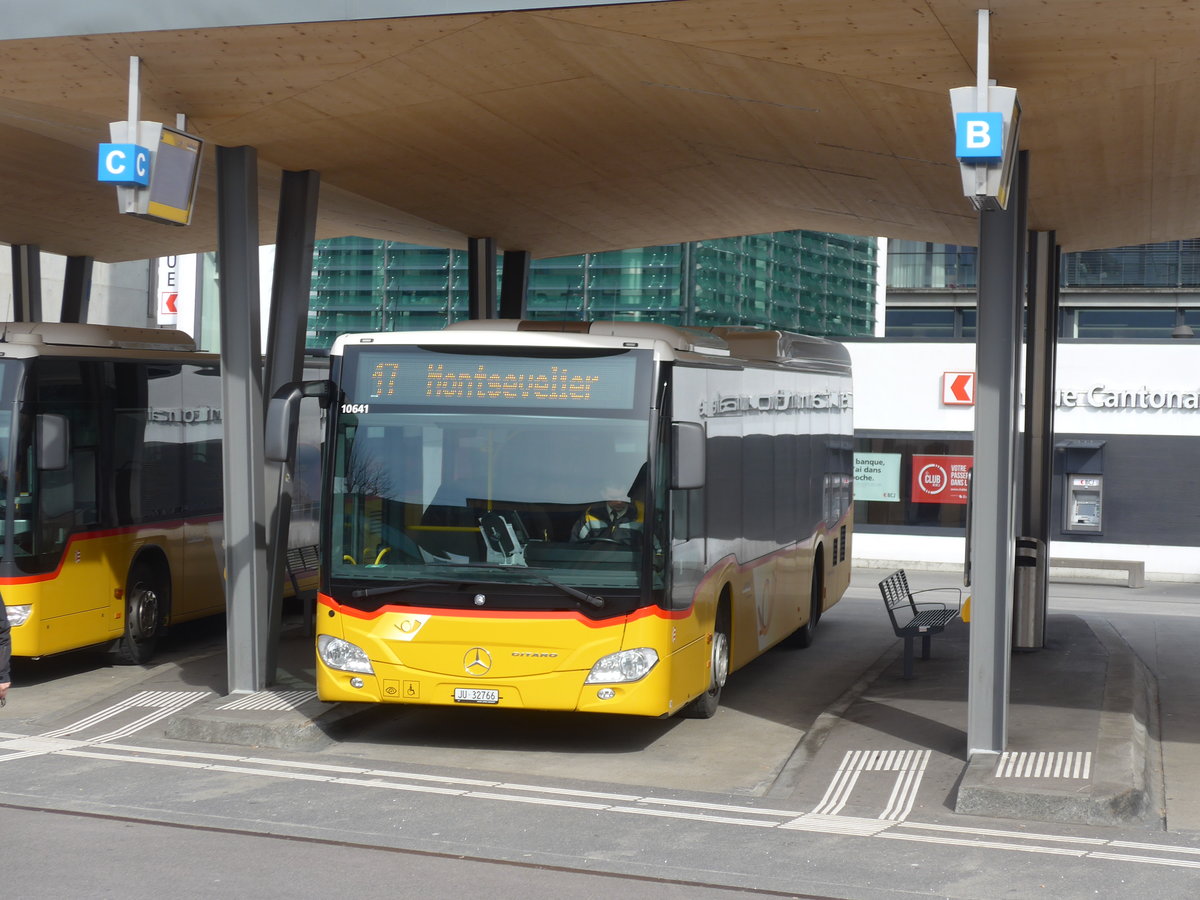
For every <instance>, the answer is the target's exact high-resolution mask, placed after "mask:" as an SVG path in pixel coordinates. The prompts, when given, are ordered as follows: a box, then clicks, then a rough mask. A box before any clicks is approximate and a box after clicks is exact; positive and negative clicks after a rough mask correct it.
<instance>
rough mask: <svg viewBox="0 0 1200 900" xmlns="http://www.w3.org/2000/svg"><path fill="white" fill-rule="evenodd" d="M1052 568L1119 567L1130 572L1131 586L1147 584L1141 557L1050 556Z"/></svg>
mask: <svg viewBox="0 0 1200 900" xmlns="http://www.w3.org/2000/svg"><path fill="white" fill-rule="evenodd" d="M1050 568H1051V569H1117V570H1121V571H1124V572H1128V573H1129V579H1128V581H1127V582H1126V583H1127V584H1128V585H1129V586H1130V587H1131V588H1141V587H1145V586H1146V564H1145V563H1144V562H1142V561H1141V560H1140V559H1066V558H1064V557H1060V556H1052V557H1051V558H1050Z"/></svg>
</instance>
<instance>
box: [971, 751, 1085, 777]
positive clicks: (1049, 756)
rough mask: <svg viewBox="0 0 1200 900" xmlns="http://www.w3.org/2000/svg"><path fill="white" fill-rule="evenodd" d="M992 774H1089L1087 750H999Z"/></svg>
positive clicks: (996, 775) (1065, 775) (994, 775)
mask: <svg viewBox="0 0 1200 900" xmlns="http://www.w3.org/2000/svg"><path fill="white" fill-rule="evenodd" d="M992 777H993V778H1070V779H1082V780H1086V779H1088V778H1091V777H1092V754H1091V752H1090V751H1078V750H1058V751H1021V752H1019V753H1017V752H1005V753H1001V754H1000V758H999V759H998V760H997V761H996V770H995V771H994V772H993V773H992Z"/></svg>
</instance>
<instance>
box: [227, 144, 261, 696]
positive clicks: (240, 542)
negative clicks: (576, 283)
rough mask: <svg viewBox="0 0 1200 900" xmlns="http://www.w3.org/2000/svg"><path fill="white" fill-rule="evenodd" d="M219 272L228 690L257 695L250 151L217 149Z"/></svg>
mask: <svg viewBox="0 0 1200 900" xmlns="http://www.w3.org/2000/svg"><path fill="white" fill-rule="evenodd" d="M217 270H218V272H219V274H220V304H221V399H222V404H223V405H222V411H221V414H222V419H223V422H224V426H225V429H224V433H225V445H224V446H225V450H224V454H223V463H224V471H223V474H224V479H225V481H224V488H225V603H226V607H227V610H228V614H227V621H228V644H229V658H228V671H229V690H230V692H251V691H259V690H262V689H263V688H265V687H266V686H267V684H269V683H270V679H271V677H272V676H273V675H274V672H269V671H268V670H267V653H266V644H267V638H268V633H269V629H268V626H267V597H268V593H267V559H266V540H265V538H266V511H265V508H264V503H263V496H264V494H263V461H264V457H263V397H262V343H261V338H260V330H259V313H258V309H259V300H258V172H257V154H256V153H255V151H254V148H253V147H218V148H217Z"/></svg>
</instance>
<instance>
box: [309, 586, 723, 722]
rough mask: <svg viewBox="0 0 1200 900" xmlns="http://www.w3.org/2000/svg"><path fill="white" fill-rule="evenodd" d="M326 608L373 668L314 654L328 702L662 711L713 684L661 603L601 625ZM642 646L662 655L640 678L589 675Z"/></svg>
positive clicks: (699, 644)
mask: <svg viewBox="0 0 1200 900" xmlns="http://www.w3.org/2000/svg"><path fill="white" fill-rule="evenodd" d="M323 602H324V601H323ZM329 613H330V614H327V615H321V616H318V621H319V622H320V628H319V631H320V632H321V635H329V636H331V637H336V638H341V639H342V640H345V641H349V642H350V643H352V644H354V645H355V646H357V647H359V648H360V649H361V650H362V651H363V652H364V653H365V654H366V656H367V658H368V659H369V660H370V662H371V667H372V669H373V670H374V671H373V673H370V674H364V673H356V672H346V671H341V670H339V669H334V668H331V667H329V666H327V665H326V664H325V663H324V661H323V660H321V658H320V654H319V653H318V654H317V694H318V696H319V697H320V698H321V699H322V700H325V701H330V702H333V701H354V702H360V703H412V704H425V705H431V706H491V707H496V708H500V709H540V710H558V711H580V712H605V713H617V714H624V715H636V716H664V715H670V714H672V713H675V712H678V711H679V709H680V708H681V707H682V706H683V705H684V703H686V702H687V701H688V700H690V699H691V698H692V697H694V696H696V695H698V694H700V693H702V692H703V691H704V690H706V689H707V687H708V684H709V678H710V673H709V668H708V651H707V649H706V646H705V645H706V641H705V637H704V636H703V635H699V634H697V631H696V629H694V628H680V627H679V623H678V621H673V620H670V619H667V618H666V617H665V616H663V615H660V614H659V613H658V611H645V610H643V611H641V612H640V613H638V614H635V615H634V616H631V617H629V618H619V619H614V620H612V621H611V622H609V623H603V624H597V623H592V622H587V621H585V620H583V619H582V618H581V617H574V616H560V617H553V616H549V617H544V618H543V617H539V616H531V615H528V614H524V615H521V614H513V615H505V614H503V613H498V614H491V615H488V614H485V613H481V614H475V615H462V614H441V613H439V612H434V611H432V610H420V611H418V610H411V609H409V610H405V611H397V612H384V613H382V614H378V615H374V616H369V617H364V616H362V615H358V614H354V613H352V612H350V613H342V612H340V611H339V610H338V609H336V608H335V609H331V610H329ZM321 635H318V640H320V636H321ZM642 647H649V648H652V649H653V650H654V651H655V652H656V653H657V655H658V662H657V663H656V664H655V665H654V667H653V668H652V669H651V670H650V671H649V673H647V674H646V675H645V676H644V677H643V678H641V679H640V680H638V681H634V682H623V683H615V684H614V683H602V684H588V683H586V679H587V676H588V673H589V672H590V671H591V668H592V666H593V664H595V663H596V661H597V660H599V659H601V658H602V657H604V656H607V655H609V654H612V653H616V652H618V651H621V650H627V649H633V648H642ZM684 670H686V671H684Z"/></svg>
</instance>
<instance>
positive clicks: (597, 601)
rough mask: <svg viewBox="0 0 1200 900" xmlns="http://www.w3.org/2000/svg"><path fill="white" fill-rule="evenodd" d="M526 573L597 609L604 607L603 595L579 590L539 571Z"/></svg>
mask: <svg viewBox="0 0 1200 900" xmlns="http://www.w3.org/2000/svg"><path fill="white" fill-rule="evenodd" d="M526 574H528V575H532V576H533V577H534V578H536V579H537V580H538V581H544V582H546V584H548V585H550V586H551V587H556V588H558V589H559V590H560V591H562V592H563V593H564V594H566V595H567V596H569V597H574V598H575V599H576V600H578V601H579V602H581V603H588V604H591V605H592V606H594V607H596V609H603V608H604V598H603V597H597V596H596V595H595V594H585V593H584V592H583V591H581V590H579V588H573V587H571V586H570V585H569V584H563V583H562V582H559V581H555V580H554V579H553V578H547V577H546V576H545V575H539V574H538V573H537V572H527V573H526Z"/></svg>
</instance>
